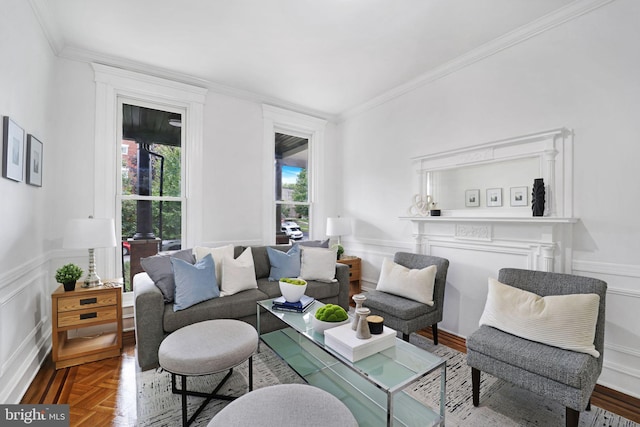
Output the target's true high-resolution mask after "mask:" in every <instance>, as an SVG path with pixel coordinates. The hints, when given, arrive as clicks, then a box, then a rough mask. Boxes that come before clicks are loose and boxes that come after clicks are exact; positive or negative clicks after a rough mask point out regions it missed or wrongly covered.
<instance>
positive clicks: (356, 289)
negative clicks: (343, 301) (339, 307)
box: [338, 256, 362, 306]
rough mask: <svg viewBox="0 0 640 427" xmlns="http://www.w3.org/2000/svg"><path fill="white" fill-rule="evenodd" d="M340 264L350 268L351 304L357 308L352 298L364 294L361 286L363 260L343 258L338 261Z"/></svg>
mask: <svg viewBox="0 0 640 427" xmlns="http://www.w3.org/2000/svg"><path fill="white" fill-rule="evenodd" d="M338 262H339V263H340V264H345V265H348V266H349V304H351V305H353V306H355V303H354V302H353V300H352V299H351V297H353V296H354V295H356V294H359V293H360V292H362V288H361V286H360V276H361V274H362V270H361V262H362V260H361V259H360V258H358V257H357V256H343V257H342V258H340V259H339V260H338Z"/></svg>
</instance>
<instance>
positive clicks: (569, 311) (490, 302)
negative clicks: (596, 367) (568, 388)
mask: <svg viewBox="0 0 640 427" xmlns="http://www.w3.org/2000/svg"><path fill="white" fill-rule="evenodd" d="M599 304H600V296H599V295H597V294H570V295H548V296H546V297H541V296H540V295H537V294H534V293H533V292H528V291H525V290H522V289H519V288H514V287H513V286H509V285H505V284H504V283H500V282H498V281H497V280H495V279H492V278H489V293H488V295H487V303H486V305H485V307H484V312H483V313H482V316H481V317H480V325H488V326H493V327H494V328H497V329H500V330H502V331H504V332H508V333H510V334H513V335H517V336H519V337H522V338H526V339H528V340H531V341H536V342H540V343H543V344H547V345H550V346H553V347H559V348H564V349H565V350H571V351H577V352H580V353H587V354H590V355H592V356H593V357H600V353H599V352H598V351H597V350H596V347H595V345H594V344H593V340H594V339H595V335H596V323H597V321H598V306H599Z"/></svg>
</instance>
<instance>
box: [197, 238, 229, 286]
mask: <svg viewBox="0 0 640 427" xmlns="http://www.w3.org/2000/svg"><path fill="white" fill-rule="evenodd" d="M207 254H211V256H212V257H213V263H214V265H215V267H216V279H217V280H218V286H220V285H222V262H223V260H224V259H225V258H231V259H233V245H227V246H220V247H217V248H205V247H202V246H196V247H195V248H193V255H194V256H195V257H196V262H197V261H200V260H201V259H202V258H204V257H205V256H206V255H207Z"/></svg>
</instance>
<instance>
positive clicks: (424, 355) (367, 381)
mask: <svg viewBox="0 0 640 427" xmlns="http://www.w3.org/2000/svg"><path fill="white" fill-rule="evenodd" d="M272 301H273V299H268V300H263V301H258V306H257V329H258V334H259V335H260V339H261V340H262V342H264V343H265V344H267V345H268V346H269V347H270V348H271V349H272V350H273V351H274V352H275V353H276V354H277V355H278V356H280V357H281V358H282V359H283V360H284V361H285V362H286V363H287V364H288V365H289V366H290V367H291V368H293V369H294V370H295V371H296V372H297V373H298V375H300V376H301V377H302V378H303V379H304V380H305V381H306V382H307V383H309V384H311V385H314V386H316V387H319V388H321V389H323V390H326V391H328V392H329V393H331V394H333V395H334V396H336V397H337V398H338V399H340V400H341V401H342V402H343V403H344V404H345V405H346V406H347V407H348V408H349V409H350V410H351V412H352V413H353V414H354V416H355V417H356V419H357V420H358V423H359V424H360V426H361V427H363V426H384V425H386V426H391V425H394V426H440V425H444V414H445V399H446V385H445V384H446V363H445V360H444V359H442V358H440V357H438V356H436V355H433V354H431V353H429V352H427V351H425V350H423V349H421V348H419V347H416V346H414V345H413V344H410V343H408V342H405V341H403V340H401V339H399V338H396V342H395V346H393V347H391V348H388V349H386V350H383V351H381V352H379V353H375V354H373V355H371V356H369V357H366V358H364V359H362V360H359V361H357V362H351V361H349V360H348V359H346V358H345V357H343V356H342V355H340V353H338V352H337V351H335V350H334V349H332V348H331V347H329V346H327V345H325V343H324V335H322V334H319V333H317V332H315V331H314V330H313V328H312V327H311V318H312V317H313V316H314V315H315V312H316V310H317V309H318V308H320V307H322V306H323V305H324V304H323V303H321V302H320V301H315V302H314V303H313V305H312V306H311V307H310V308H309V309H308V310H307V311H306V312H304V313H296V312H288V311H278V310H274V309H273V308H272ZM262 309H264V310H266V311H268V312H269V313H272V314H273V315H274V316H276V317H278V318H279V319H280V320H282V321H283V322H284V323H285V324H287V326H288V327H287V328H284V329H280V330H277V331H274V332H269V333H266V334H261V333H260V315H261V312H262ZM354 333H355V332H354ZM438 370H439V371H440V408H439V412H436V411H435V410H433V409H432V408H429V407H428V406H426V405H425V404H424V403H423V402H420V401H418V400H416V399H414V398H413V397H412V396H410V395H409V394H408V393H407V392H406V391H405V389H406V388H407V386H409V385H411V384H412V383H414V382H416V381H419V380H420V379H422V378H423V377H425V376H427V375H429V374H430V373H432V372H435V371H438ZM434 375H437V374H434Z"/></svg>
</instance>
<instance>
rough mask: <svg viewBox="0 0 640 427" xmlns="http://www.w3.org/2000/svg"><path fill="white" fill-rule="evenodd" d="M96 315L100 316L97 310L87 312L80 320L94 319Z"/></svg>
mask: <svg viewBox="0 0 640 427" xmlns="http://www.w3.org/2000/svg"><path fill="white" fill-rule="evenodd" d="M94 317H98V313H96V312H95V311H94V312H93V313H85V314H81V315H80V320H84V319H93V318H94Z"/></svg>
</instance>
